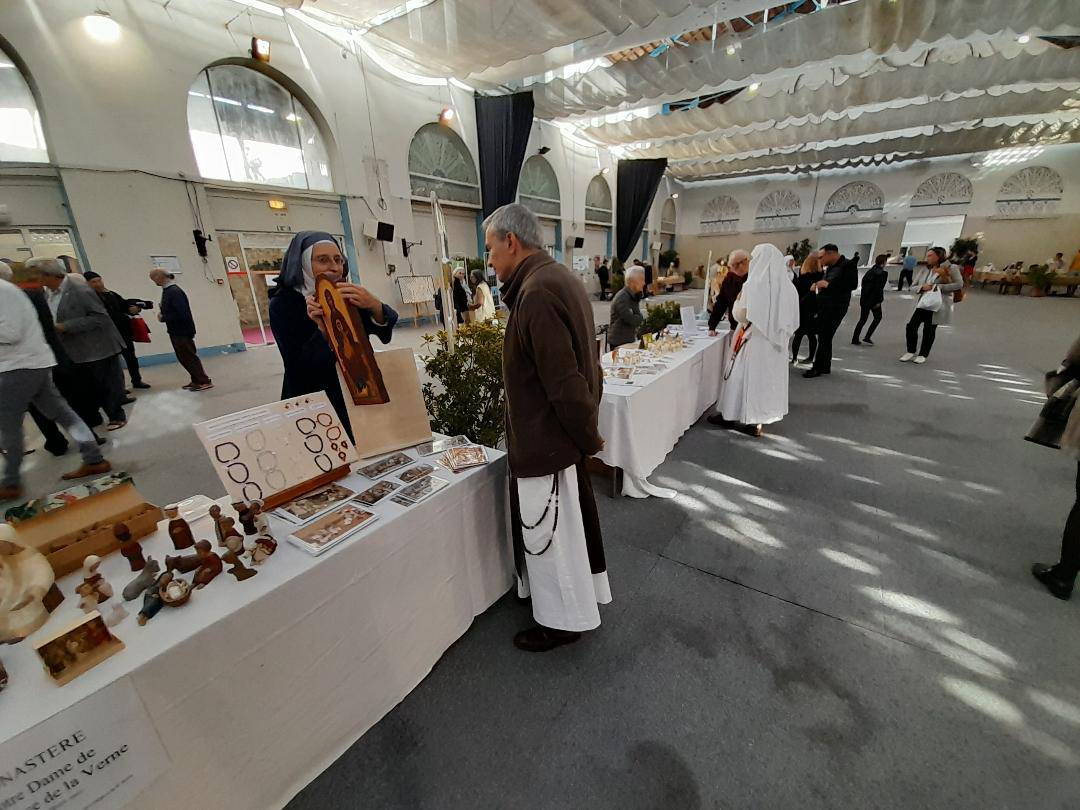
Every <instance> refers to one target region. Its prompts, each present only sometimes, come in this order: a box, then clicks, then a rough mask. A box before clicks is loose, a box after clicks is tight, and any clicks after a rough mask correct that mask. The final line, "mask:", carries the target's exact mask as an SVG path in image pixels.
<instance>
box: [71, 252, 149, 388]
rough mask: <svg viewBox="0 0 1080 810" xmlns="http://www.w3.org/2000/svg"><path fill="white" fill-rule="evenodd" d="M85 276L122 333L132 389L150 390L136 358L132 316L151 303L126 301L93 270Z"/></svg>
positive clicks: (124, 354)
mask: <svg viewBox="0 0 1080 810" xmlns="http://www.w3.org/2000/svg"><path fill="white" fill-rule="evenodd" d="M83 275H84V276H85V277H86V281H87V283H88V284H89V285H90V287H91V288H92V289H93V290H94V292H96V293H97V294H98V298H100V299H101V303H103V304H104V305H105V311H106V312H108V313H109V318H111V319H112V322H113V326H115V327H116V331H117V332H119V333H120V337H121V338H123V341H124V350H123V351H122V352H121V354H122V355H123V356H124V362H125V363H127V367H128V375H129V376H130V377H131V387H132V388H149V387H150V386H149V385H147V384H146V383H144V382H143V378H142V371H141V370H140V369H139V358H138V357H136V356H135V343H134V341H133V340H132V335H131V316H132V315H138V314H139V313H140V312H141V311H142V310H143V309H148V308H149V307H150V306H151V304H150V302H149V301H139V300H135V299H125V298H124V297H123V296H121V295H120V294H119V293H115V292H113V291H112V290H110V289H107V288H106V287H105V279H103V278H102V277H101V276H100V275H99V274H98V273H95V272H94V271H93V270H87V271H86V272H85V273H83Z"/></svg>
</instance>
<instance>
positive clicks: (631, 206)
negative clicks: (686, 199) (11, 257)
mask: <svg viewBox="0 0 1080 810" xmlns="http://www.w3.org/2000/svg"><path fill="white" fill-rule="evenodd" d="M666 168H667V158H650V159H648V160H620V161H619V168H618V171H617V172H616V183H615V252H616V254H618V256H619V261H621V262H623V263H625V262H626V260H627V259H629V258H630V251H632V250H633V249H634V245H636V244H637V241H638V239H640V238H641V230H642V228H644V227H645V220H646V219H647V218H648V216H649V208H650V207H651V206H652V202H653V197H655V196H656V189H657V188H658V187H659V185H660V178H661V177H663V176H664V170H665V169H666Z"/></svg>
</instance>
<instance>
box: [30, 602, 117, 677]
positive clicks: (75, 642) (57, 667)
mask: <svg viewBox="0 0 1080 810" xmlns="http://www.w3.org/2000/svg"><path fill="white" fill-rule="evenodd" d="M34 649H35V651H36V652H37V654H38V655H39V656H40V657H41V663H42V664H43V665H44V666H45V671H46V672H48V673H49V676H50V677H51V678H52V679H53V680H54V681H55V682H56V683H57V684H58V685H59V686H63V685H64V684H65V683H67V682H68V681H70V680H72V679H73V678H75V677H77V676H79V675H81V674H82V673H84V672H86V671H87V670H88V669H90V668H91V667H94V666H96V665H98V664H100V663H101V662H102V661H104V660H105V659H106V658H108V657H109V656H110V655H113V654H114V653H117V652H120V650H122V649H124V643H123V642H122V641H120V639H118V638H117V637H116V636H114V635H113V634H112V632H111V631H110V630H109V628H108V627H107V626H106V625H105V620H104V619H102V618H101V614H100V613H98V612H97V611H96V610H94V611H91V612H90V613H87V614H86V615H85V616H81V617H80V618H78V619H77V620H75V621H74V622H73V623H72V624H70V625H68V626H67V627H65V628H64V629H62V630H60V631H59V632H57V633H55V634H53V635H52V636H50V637H49V638H46V639H43V640H41V641H38V642H37V643H36V644H34Z"/></svg>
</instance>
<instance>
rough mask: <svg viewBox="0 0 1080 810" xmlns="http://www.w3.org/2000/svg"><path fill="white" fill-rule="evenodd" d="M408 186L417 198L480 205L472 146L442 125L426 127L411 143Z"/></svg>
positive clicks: (422, 128) (419, 131)
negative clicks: (433, 198)
mask: <svg viewBox="0 0 1080 810" xmlns="http://www.w3.org/2000/svg"><path fill="white" fill-rule="evenodd" d="M409 185H410V186H411V188H412V195H413V196H414V197H423V198H424V199H428V198H430V197H431V192H433V191H434V192H435V193H436V194H438V195H439V199H440V200H450V201H453V202H460V203H469V204H470V205H479V204H480V181H479V180H477V177H476V165H475V164H474V163H473V159H472V155H471V154H470V153H469V147H467V146H466V145H465V142H464V141H463V140H461V138H460V137H459V136H458V134H457V133H456V132H454V130H452V129H450V127H447V126H443V125H442V124H436V123H431V124H424V126H422V127H420V129H418V130H417V131H416V134H415V135H413V139H412V143H411V144H409Z"/></svg>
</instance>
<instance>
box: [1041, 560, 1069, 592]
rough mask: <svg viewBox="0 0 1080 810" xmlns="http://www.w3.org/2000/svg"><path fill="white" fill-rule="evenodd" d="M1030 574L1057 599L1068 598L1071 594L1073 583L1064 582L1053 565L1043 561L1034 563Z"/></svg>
mask: <svg viewBox="0 0 1080 810" xmlns="http://www.w3.org/2000/svg"><path fill="white" fill-rule="evenodd" d="M1031 575H1032V576H1033V577H1035V579H1037V580H1039V582H1041V583H1042V584H1043V587H1045V588H1046V590H1048V591H1050V593H1051V594H1053V595H1054V596H1056V597H1057V598H1058V599H1068V598H1069V597H1070V596H1072V592H1073V583H1071V582H1066V581H1065V580H1063V579H1061V578H1060V577H1058V575H1057V574H1056V573H1055V572H1054V566H1052V565H1046V564H1044V563H1035V564H1034V565H1033V566H1031Z"/></svg>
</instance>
